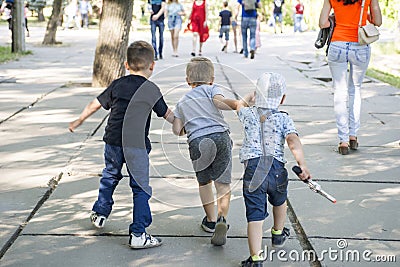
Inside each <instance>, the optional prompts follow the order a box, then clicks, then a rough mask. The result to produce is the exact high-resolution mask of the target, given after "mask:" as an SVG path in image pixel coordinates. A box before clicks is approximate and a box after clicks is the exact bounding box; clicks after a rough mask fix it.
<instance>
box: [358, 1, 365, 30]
mask: <svg viewBox="0 0 400 267" xmlns="http://www.w3.org/2000/svg"><path fill="white" fill-rule="evenodd" d="M364 5H365V0H362V2H361V12H360V20H359V21H358V28H360V27H361V22H362V16H363V13H364Z"/></svg>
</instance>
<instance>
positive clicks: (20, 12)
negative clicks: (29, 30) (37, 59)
mask: <svg viewBox="0 0 400 267" xmlns="http://www.w3.org/2000/svg"><path fill="white" fill-rule="evenodd" d="M11 34H12V47H11V51H12V52H13V53H21V52H25V18H24V1H23V0H15V1H14V5H13V8H12V33H11Z"/></svg>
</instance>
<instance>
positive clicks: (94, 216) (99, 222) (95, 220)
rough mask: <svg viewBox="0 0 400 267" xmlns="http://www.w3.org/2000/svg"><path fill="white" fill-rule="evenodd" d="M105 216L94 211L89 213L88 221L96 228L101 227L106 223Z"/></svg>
mask: <svg viewBox="0 0 400 267" xmlns="http://www.w3.org/2000/svg"><path fill="white" fill-rule="evenodd" d="M106 220H107V217H105V216H103V215H100V214H98V213H96V212H94V211H92V213H91V214H90V221H91V222H92V224H93V225H94V226H95V227H97V228H103V227H104V225H105V224H106Z"/></svg>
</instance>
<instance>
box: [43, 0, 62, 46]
mask: <svg viewBox="0 0 400 267" xmlns="http://www.w3.org/2000/svg"><path fill="white" fill-rule="evenodd" d="M61 5H62V0H54V2H53V11H52V12H51V16H50V20H49V22H48V23H47V28H46V34H45V35H44V38H43V42H42V44H44V45H55V44H57V43H59V42H57V41H56V33H57V25H58V20H59V18H60V13H61Z"/></svg>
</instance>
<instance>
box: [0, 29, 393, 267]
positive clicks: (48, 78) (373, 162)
mask: <svg viewBox="0 0 400 267" xmlns="http://www.w3.org/2000/svg"><path fill="white" fill-rule="evenodd" d="M0 29H1V30H2V31H3V30H4V31H6V30H5V29H3V28H2V27H0ZM43 33H44V30H43V29H40V28H32V30H31V36H32V37H30V38H29V40H27V48H28V49H30V50H32V51H33V55H30V56H26V57H23V58H21V59H20V60H18V61H14V62H8V63H6V64H2V65H0V101H1V105H0V136H1V140H2V144H1V145H0V157H1V163H0V193H1V194H0V200H1V201H0V203H1V204H0V222H1V223H0V244H1V245H0V247H1V249H2V250H1V255H2V258H1V259H0V261H1V262H0V263H1V264H0V265H1V266H28V265H29V266H50V265H56V266H83V265H85V266H94V265H97V266H140V265H146V266H187V265H188V266H204V265H205V264H207V265H209V266H237V265H238V263H239V262H240V260H242V259H244V258H245V257H247V255H248V250H247V241H246V221H245V217H244V205H243V197H242V193H241V180H240V177H241V174H242V171H243V167H242V166H241V164H240V163H239V160H238V149H239V147H240V144H241V138H242V135H241V128H240V124H239V123H238V121H237V119H236V117H235V114H233V113H232V112H225V113H224V115H225V117H226V120H227V121H228V122H229V124H230V126H231V136H232V139H233V142H234V153H233V154H234V158H233V160H234V164H233V183H232V188H233V197H232V204H231V211H230V215H229V217H228V219H229V223H230V225H231V229H230V230H229V239H228V243H227V245H226V246H224V247H223V248H215V247H213V246H212V245H211V244H210V242H209V235H207V234H205V233H204V232H202V231H201V230H200V228H199V222H200V221H201V219H202V217H203V213H202V209H201V207H200V203H199V199H198V194H197V189H196V182H195V179H194V175H193V172H192V171H191V164H190V161H189V159H188V153H187V145H186V140H185V139H184V138H178V137H175V136H173V135H172V134H171V131H170V126H169V125H166V124H165V123H164V121H163V120H160V119H157V118H155V119H154V120H153V122H152V129H151V133H150V134H151V137H150V138H151V140H152V143H153V151H152V153H151V163H152V164H151V166H152V169H151V178H152V180H151V183H152V186H153V189H154V190H153V191H154V195H153V198H152V202H151V205H152V211H153V214H154V222H153V224H152V226H151V227H150V229H149V231H150V233H152V234H154V235H156V236H160V237H162V238H163V239H164V243H165V244H164V245H163V246H162V247H160V248H156V249H151V250H143V251H133V250H131V249H129V248H128V246H127V226H128V224H129V222H130V217H131V208H132V207H131V202H132V201H131V193H130V190H129V187H128V184H127V182H126V181H124V182H122V183H123V184H121V185H120V186H119V188H118V189H117V192H116V194H115V202H116V204H115V208H114V210H113V213H112V215H111V217H110V220H109V224H107V226H106V227H105V228H104V229H103V230H101V231H97V230H94V229H92V228H91V225H90V222H89V220H88V214H89V211H90V209H91V205H92V203H93V201H94V199H95V198H96V195H97V187H98V179H99V175H100V173H101V170H102V168H103V159H102V149H103V142H102V141H101V138H102V134H103V131H104V125H105V122H104V120H105V119H106V116H107V113H106V112H105V111H99V112H98V113H96V114H95V115H94V116H93V117H91V118H90V119H89V120H88V121H87V122H85V123H84V124H83V125H82V126H81V128H79V130H78V131H77V132H76V133H74V134H71V133H69V132H68V131H67V125H68V122H69V121H71V120H73V119H74V118H76V117H77V116H78V115H79V113H80V111H81V110H82V109H83V108H84V106H85V105H86V104H87V103H88V102H89V101H90V100H92V99H93V98H94V97H95V96H97V95H98V94H99V93H100V92H101V91H102V88H92V87H90V86H89V84H90V80H91V69H92V62H93V56H94V49H95V44H96V38H97V31H96V30H89V31H60V32H59V33H58V35H57V36H58V39H59V40H60V41H62V42H63V45H61V46H58V47H42V46H40V45H39V44H40V41H41V39H42V36H43ZM315 36H316V33H313V32H310V33H304V34H301V35H292V34H284V35H270V34H263V35H262V43H263V46H262V47H261V48H260V49H259V51H257V54H256V58H255V60H249V59H243V58H242V57H241V56H240V55H238V54H234V53H232V48H231V47H230V49H229V53H227V54H225V53H221V52H220V45H219V43H218V39H217V37H216V36H215V35H212V36H211V37H210V40H209V41H208V42H207V43H206V46H205V48H204V55H205V56H207V57H209V58H210V59H212V60H213V61H214V62H215V63H216V65H215V72H216V79H215V81H216V83H218V84H219V85H221V86H222V88H223V90H224V92H225V93H226V95H227V96H228V97H235V96H238V95H239V96H240V95H244V94H245V93H246V92H248V91H250V90H252V89H253V88H254V82H255V80H256V78H257V77H258V76H259V75H260V74H261V73H262V72H265V71H276V72H280V73H282V74H283V75H284V76H285V77H286V80H287V87H288V96H287V102H286V103H285V105H284V106H283V107H282V109H283V110H286V111H288V112H289V114H290V115H291V116H292V118H293V119H294V121H295V123H296V126H297V128H298V130H299V132H300V134H301V138H302V142H303V144H304V145H305V153H306V158H307V162H308V165H309V168H310V169H311V171H312V173H313V176H314V177H315V179H316V180H318V182H319V183H320V184H321V185H322V186H323V188H324V189H326V190H327V191H328V192H330V193H332V194H333V195H335V197H336V198H337V199H338V202H337V204H335V205H333V204H331V203H329V202H328V201H326V200H324V199H323V198H321V197H320V196H318V195H316V194H314V193H312V192H311V191H310V190H309V189H307V188H306V187H305V185H304V184H302V183H301V182H299V181H298V179H297V178H296V177H295V175H294V174H293V173H290V180H291V182H290V190H289V191H290V192H289V201H290V209H289V215H290V216H289V217H290V218H288V220H287V223H286V225H287V226H288V227H289V228H291V233H292V237H291V238H290V240H289V242H288V243H287V246H286V247H285V249H284V250H283V251H284V252H285V253H286V254H285V255H281V256H283V258H285V257H286V259H288V261H286V262H284V259H282V258H278V257H277V253H276V252H275V253H273V252H272V251H271V247H270V232H269V228H270V226H271V219H270V218H268V219H267V220H266V223H265V233H264V234H265V236H264V237H265V238H264V241H265V245H266V246H267V247H266V248H267V249H268V252H270V253H269V255H268V256H270V257H269V258H268V259H267V263H266V265H268V266H282V265H284V266H308V265H309V263H308V261H307V260H305V261H301V260H298V261H296V260H293V258H295V257H296V255H297V254H299V255H300V256H301V254H302V253H303V251H307V250H310V251H307V252H310V253H311V252H313V253H314V252H315V253H317V254H318V255H321V254H322V253H323V252H324V251H325V250H326V251H332V250H336V251H337V252H336V254H335V253H333V254H334V255H333V256H335V255H337V256H340V255H342V260H340V259H336V260H335V259H334V257H332V256H329V255H328V254H325V258H324V259H322V260H321V262H320V264H321V265H326V266H353V265H354V266H356V265H357V266H365V265H367V264H368V265H370V266H377V265H379V264H382V266H383V263H378V262H376V261H375V262H369V263H368V262H366V260H365V259H363V258H362V253H365V251H367V252H368V251H369V250H370V251H371V253H372V256H371V257H370V258H371V259H373V260H375V259H379V258H377V256H381V258H380V259H386V260H390V259H392V258H393V257H392V256H394V257H396V258H397V260H399V251H400V249H399V248H400V219H399V218H400V216H399V215H400V214H399V209H398V201H399V200H400V186H399V183H400V181H399V178H400V177H399V176H400V167H399V162H400V151H399V130H400V126H399V124H398V121H399V117H400V112H399V102H400V101H399V89H398V88H393V87H391V86H389V85H387V84H384V83H381V82H378V81H375V80H372V79H369V78H366V79H365V83H364V85H363V110H362V128H361V132H360V136H359V139H360V143H361V147H360V149H359V150H358V151H357V152H355V153H352V154H351V155H349V156H344V157H343V156H340V155H338V154H337V152H336V150H337V148H336V145H337V144H336V143H337V140H336V127H335V123H334V117H333V106H332V102H333V94H332V90H331V83H330V75H329V70H328V68H327V66H326V62H325V61H324V56H323V51H316V50H315V49H314V48H313V41H314V38H315ZM149 37H150V36H149V33H144V32H141V33H132V35H131V41H134V40H139V39H144V40H147V41H150V38H149ZM385 38H386V37H385V36H382V38H381V40H385ZM387 38H389V37H387ZM7 42H8V41H7V39H6V36H2V37H0V45H4V44H6V43H7ZM190 46H191V39H190V35H183V36H182V38H181V44H180V51H181V56H180V57H179V58H176V59H175V58H173V57H171V56H170V55H171V51H170V50H171V49H170V45H169V39H168V34H166V41H165V52H164V57H165V59H164V60H160V61H158V62H157V63H156V69H155V73H154V76H153V77H152V80H154V81H155V82H156V83H157V84H159V86H160V87H161V89H162V91H163V93H164V95H165V98H166V100H167V103H168V105H170V106H171V107H173V106H174V105H175V103H176V102H177V101H178V99H179V98H180V97H181V95H182V94H183V93H184V92H185V91H186V90H188V88H187V86H186V85H185V83H184V68H185V64H186V63H187V62H188V60H189V58H190V57H189V52H190V50H191V48H190ZM183 51H186V52H183ZM382 60H383V59H382ZM385 60H387V59H385ZM383 62H386V61H381V64H385V63H383ZM397 62H400V61H397ZM372 64H380V63H379V60H378V59H376V60H375V61H374V62H372ZM286 155H287V158H288V165H287V168H288V169H290V168H291V167H292V166H293V165H294V161H293V158H292V157H291V155H290V153H289V151H287V154H286ZM125 180H127V179H125ZM271 252H272V253H271ZM352 253H356V254H357V253H359V254H360V257H361V259H360V260H359V261H357V260H355V259H349V260H346V257H349V256H346V255H348V254H351V255H350V256H352V255H353V254H352ZM289 255H291V258H289ZM271 257H272V258H271ZM350 258H351V257H350ZM390 264H392V265H390ZM385 265H389V266H396V263H389V264H388V263H387V264H385Z"/></svg>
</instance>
